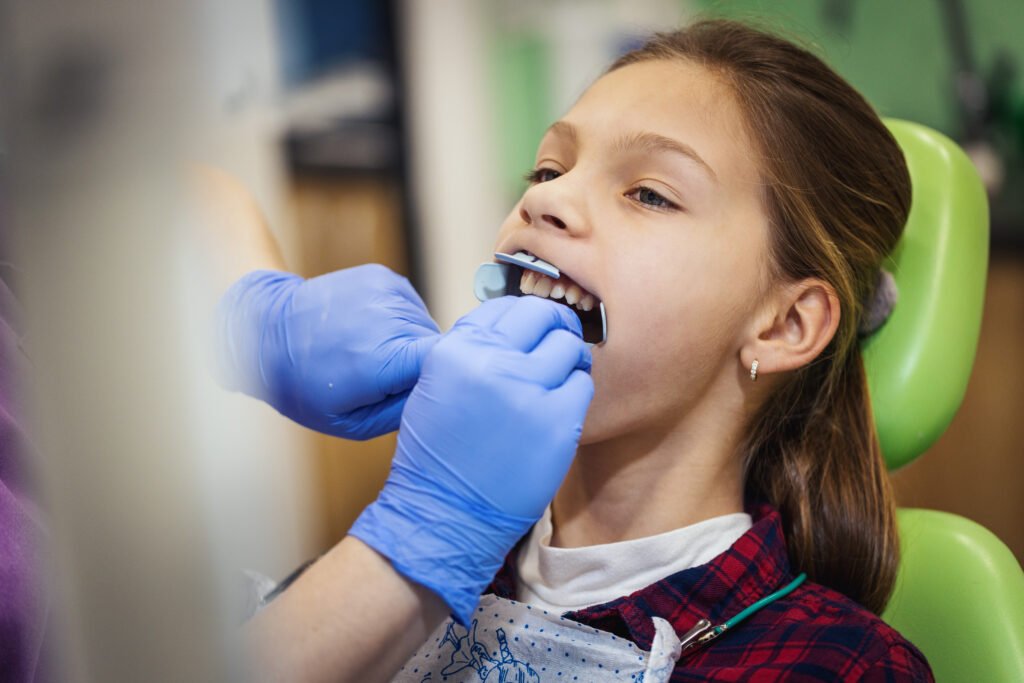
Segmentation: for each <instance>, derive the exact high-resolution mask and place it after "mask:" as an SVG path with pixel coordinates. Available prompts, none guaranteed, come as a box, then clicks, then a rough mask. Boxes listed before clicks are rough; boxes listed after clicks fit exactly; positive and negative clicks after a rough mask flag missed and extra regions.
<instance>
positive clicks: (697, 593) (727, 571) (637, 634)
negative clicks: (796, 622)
mask: <svg viewBox="0 0 1024 683" xmlns="http://www.w3.org/2000/svg"><path fill="white" fill-rule="evenodd" d="M746 511H747V513H748V514H750V517H751V519H752V521H753V526H752V527H751V528H750V529H749V530H748V531H747V532H746V533H745V534H743V536H741V537H740V538H739V539H738V540H737V541H736V542H735V543H734V544H733V545H732V547H730V548H729V549H728V550H726V551H725V552H724V553H722V554H721V555H719V556H718V557H716V558H715V559H713V560H711V561H710V562H708V563H707V564H703V565H700V566H697V567H691V568H689V569H684V570H683V571H681V572H677V573H675V574H672V575H670V576H667V577H665V578H664V579H661V580H660V581H657V582H656V583H653V584H651V585H650V586H647V587H646V588H642V589H640V590H638V591H636V592H635V593H632V594H630V595H627V596H624V597H621V598H617V599H615V600H612V601H610V602H606V603H603V604H600V605H594V606H592V607H587V608H584V609H581V610H577V611H574V612H566V613H565V614H563V615H562V616H564V617H566V618H567V619H572V620H574V621H578V622H580V623H582V624H587V625H588V626H591V627H593V628H599V629H601V630H602V631H608V632H611V633H614V634H616V635H620V636H622V637H625V638H629V639H630V640H632V641H633V642H635V643H636V644H637V645H638V646H640V647H641V648H643V649H645V650H647V649H650V646H651V641H652V639H653V638H654V625H653V623H652V622H651V617H661V618H662V619H665V620H666V621H668V622H669V623H670V624H672V626H673V628H675V630H676V632H677V633H685V632H686V631H688V630H689V629H690V628H692V627H693V626H694V625H695V624H696V623H697V622H698V621H700V620H701V619H703V618H708V619H710V620H711V622H712V623H715V624H717V623H720V622H723V621H725V620H727V619H729V618H731V617H733V616H735V615H736V614H738V613H739V612H740V611H742V610H743V609H745V608H746V607H749V606H750V605H752V604H753V603H755V602H757V601H758V600H760V599H761V598H763V597H764V596H766V595H768V594H769V593H771V592H773V591H775V590H777V589H778V588H781V587H782V586H783V585H785V584H786V583H788V582H789V581H791V580H792V579H793V576H792V574H791V572H790V568H789V559H788V557H787V554H786V541H785V538H784V537H783V534H782V517H781V515H780V514H779V512H778V511H777V510H776V509H775V508H773V507H772V506H770V505H767V504H763V503H761V504H758V503H754V504H748V505H747V510H746ZM517 550H518V547H517V548H516V549H515V550H513V551H512V552H511V553H509V555H508V556H507V557H506V558H505V563H504V565H503V566H502V568H501V569H500V570H499V571H498V574H497V575H496V576H495V577H494V581H493V582H492V583H491V585H490V587H489V588H488V590H487V591H486V592H492V593H494V594H496V595H498V596H499V597H503V598H508V599H515V556H516V552H517Z"/></svg>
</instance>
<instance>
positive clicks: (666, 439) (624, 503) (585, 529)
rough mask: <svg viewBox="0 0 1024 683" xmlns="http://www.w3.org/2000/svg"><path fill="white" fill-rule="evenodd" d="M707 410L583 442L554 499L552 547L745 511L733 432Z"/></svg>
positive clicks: (620, 537) (637, 533)
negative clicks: (659, 425)
mask: <svg viewBox="0 0 1024 683" xmlns="http://www.w3.org/2000/svg"><path fill="white" fill-rule="evenodd" d="M709 413H710V411H709V410H701V409H700V408H699V407H698V408H697V409H695V410H691V411H689V413H688V414H687V415H686V416H685V417H684V418H683V419H682V420H681V421H679V422H677V423H676V424H674V425H671V426H669V427H668V428H662V429H646V430H642V431H638V432H635V433H631V434H627V435H624V436H620V437H617V438H615V439H611V440H607V441H601V442H599V443H593V444H587V445H583V446H580V448H579V450H578V451H577V454H576V458H575V460H574V461H573V464H572V466H571V468H570V469H569V473H568V474H567V475H566V478H565V481H564V483H563V484H562V487H561V488H560V489H559V491H558V494H557V495H556V496H555V499H554V501H553V503H552V517H553V523H554V533H553V536H552V538H551V544H552V545H554V546H557V547H563V548H575V547H581V546H587V545H597V544H603V543H614V542H616V541H626V540H631V539H635V538H643V537H645V536H653V535H655V534H660V533H663V532H666V531H671V530H672V529H678V528H680V527H684V526H689V525H691V524H696V523H697V522H701V521H704V520H706V519H711V518H712V517H718V516H720V515H725V514H729V513H733V512H742V511H743V475H742V466H741V463H740V459H739V457H738V456H737V452H736V451H737V443H738V434H736V433H735V432H736V430H735V428H734V426H732V425H730V426H729V427H725V426H724V425H722V424H721V423H722V421H721V418H720V417H718V419H715V416H713V415H711V414H709ZM719 415H720V413H719Z"/></svg>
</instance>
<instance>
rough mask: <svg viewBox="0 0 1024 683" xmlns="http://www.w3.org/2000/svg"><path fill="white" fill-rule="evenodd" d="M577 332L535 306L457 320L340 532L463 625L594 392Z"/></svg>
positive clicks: (490, 304)
mask: <svg viewBox="0 0 1024 683" xmlns="http://www.w3.org/2000/svg"><path fill="white" fill-rule="evenodd" d="M582 333H583V332H582V329H581V326H580V321H579V319H578V318H577V317H576V316H575V315H574V314H573V313H572V312H571V311H570V310H569V309H568V308H567V307H565V306H563V305H561V304H556V303H554V302H553V301H550V300H548V299H541V298H538V297H533V296H527V297H521V298H516V297H502V298H500V299H493V300H491V301H487V302H485V303H483V304H482V305H481V306H480V307H479V308H477V309H476V310H474V311H473V312H472V313H470V314H469V315H467V316H465V317H464V318H462V319H461V320H459V322H458V323H456V324H455V326H454V327H453V328H452V330H451V331H450V332H449V333H448V334H446V335H445V336H444V337H443V338H442V339H441V341H440V342H439V343H438V344H437V346H435V347H434V349H433V350H432V351H431V353H430V355H429V356H427V360H426V362H425V363H424V364H423V372H422V374H421V375H420V380H419V383H418V384H417V385H416V387H415V388H414V389H413V391H412V394H411V395H410V396H409V400H408V402H407V403H406V405H405V412H404V413H403V414H402V424H401V427H400V428H399V430H398V447H397V450H396V452H395V457H394V460H393V461H392V464H391V473H390V475H389V476H388V479H387V482H386V483H385V484H384V489H383V490H382V491H381V494H380V496H379V497H378V498H377V500H376V501H375V502H374V503H373V504H371V505H370V506H369V507H368V508H367V509H366V510H365V511H364V512H363V514H362V515H361V516H360V517H359V519H358V520H356V523H355V525H354V526H353V527H352V529H351V531H350V532H349V533H350V534H352V535H353V536H356V537H357V538H359V539H361V540H362V541H363V542H364V543H366V544H367V545H369V546H370V547H372V548H374V549H375V550H376V551H377V552H379V553H380V554H382V555H384V556H385V557H387V558H388V559H389V560H390V561H391V563H392V565H393V566H394V567H395V569H396V570H397V571H398V572H400V573H401V574H403V575H405V576H406V577H408V578H409V579H411V580H413V581H415V582H417V583H420V584H422V585H424V586H426V587H427V588H430V589H431V590H433V591H434V592H435V593H437V594H438V595H440V596H441V598H442V599H443V600H444V601H445V602H446V603H447V604H448V606H449V607H450V608H451V610H452V613H453V614H454V615H455V617H456V619H457V620H458V621H459V623H461V624H463V625H466V624H467V623H468V621H469V618H470V614H471V612H472V610H473V608H474V607H476V604H477V602H478V600H479V598H480V593H481V592H482V591H483V590H484V588H486V586H487V584H488V583H489V582H490V581H491V579H493V578H494V575H495V573H496V572H497V570H498V568H499V567H500V566H501V564H502V562H503V560H504V558H505V556H506V555H507V554H508V552H509V551H510V550H511V549H512V547H513V546H514V545H515V544H516V542H517V541H518V540H519V539H520V538H521V537H522V536H523V534H525V533H526V532H527V531H528V530H529V528H530V527H531V526H532V525H533V524H534V523H535V522H536V521H537V520H538V519H539V518H540V516H541V514H542V513H543V512H544V509H545V507H546V506H547V505H548V503H549V502H550V501H551V499H552V498H553V497H554V495H555V492H556V491H557V489H558V487H559V485H560V484H561V483H562V480H563V479H564V478H565V473H566V472H567V471H568V469H569V465H570V463H571V462H572V459H573V457H574V455H575V453H576V446H577V443H578V442H579V438H580V434H581V433H582V430H583V419H584V417H585V415H586V412H587V408H588V407H589V405H590V400H591V398H593V394H594V385H593V381H592V380H591V378H590V374H589V372H590V364H591V356H590V349H589V348H588V347H587V345H586V344H584V342H583V340H582Z"/></svg>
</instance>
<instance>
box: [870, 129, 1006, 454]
mask: <svg viewBox="0 0 1024 683" xmlns="http://www.w3.org/2000/svg"><path fill="white" fill-rule="evenodd" d="M885 123H886V125H887V126H888V127H889V130H890V131H892V134H893V136H894V137H895V138H896V141H897V142H898V143H899V145H900V147H901V148H902V149H903V153H904V155H905V157H906V160H907V166H908V168H909V171H910V179H911V185H912V188H913V199H912V201H911V208H910V215H909V217H908V219H907V225H906V228H905V230H904V233H903V235H902V237H901V238H900V241H899V242H898V243H897V245H896V248H895V249H894V250H893V253H892V254H890V255H889V257H887V259H886V261H885V263H884V264H883V267H884V268H885V269H887V270H889V271H890V272H891V273H892V274H893V277H894V278H895V281H896V285H897V288H898V290H899V300H898V302H897V303H896V305H895V308H894V309H893V311H892V314H891V315H890V317H889V319H888V320H887V321H886V322H885V324H884V325H882V326H881V328H879V329H878V330H877V331H876V332H874V333H873V334H871V335H870V336H868V337H866V338H864V339H863V340H862V342H861V348H862V350H863V354H864V364H865V367H866V370H867V376H868V387H869V390H870V394H871V406H872V410H873V412H874V417H875V425H876V427H877V429H878V437H879V441H880V443H881V447H882V452H883V453H884V454H885V460H886V463H887V465H888V466H889V469H895V468H897V467H901V466H903V465H905V464H907V463H908V462H910V461H911V460H913V459H914V458H916V457H917V456H918V455H920V454H921V453H923V452H924V451H925V450H926V449H927V448H928V447H929V446H931V444H932V443H934V442H935V440H936V439H938V438H939V436H941V435H942V432H944V431H945V429H946V427H947V426H948V425H949V423H950V421H951V420H952V419H953V416H954V415H955V414H956V411H957V409H958V408H959V407H960V403H961V401H962V400H963V397H964V392H965V391H966V389H967V380H968V378H969V376H970V374H971V367H972V366H973V364H974V356H975V352H976V350H977V345H978V333H979V331H980V328H981V313H982V307H983V304H984V295H985V282H986V275H987V271H988V244H989V220H988V199H987V197H986V195H985V189H984V186H983V185H982V182H981V179H980V177H979V176H978V172H977V171H976V170H975V168H974V165H973V164H972V163H971V161H970V159H969V158H968V157H967V155H966V154H965V153H964V152H963V150H961V149H960V147H958V146H957V144H956V143H954V142H953V141H952V140H950V139H949V138H947V137H946V136H944V135H942V134H941V133H938V132H936V131H934V130H931V129H930V128H927V127H925V126H922V125H920V124H916V123H911V122H909V121H901V120H897V119H886V120H885Z"/></svg>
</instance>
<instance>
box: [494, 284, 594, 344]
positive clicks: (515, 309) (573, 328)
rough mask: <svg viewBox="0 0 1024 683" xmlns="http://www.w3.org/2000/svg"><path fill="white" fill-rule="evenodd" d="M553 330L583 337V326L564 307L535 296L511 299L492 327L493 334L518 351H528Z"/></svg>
mask: <svg viewBox="0 0 1024 683" xmlns="http://www.w3.org/2000/svg"><path fill="white" fill-rule="evenodd" d="M557 329H563V330H568V331H569V332H572V333H573V334H575V335H576V336H578V337H580V338H582V337H583V325H582V323H580V319H579V318H578V317H576V314H575V313H573V312H572V311H571V310H569V307H568V306H563V305H562V304H556V303H555V302H554V301H551V300H550V299H542V298H540V297H537V296H523V297H519V298H517V299H515V301H513V303H512V306H510V307H509V308H508V310H507V311H506V312H505V314H504V315H503V316H501V319H500V320H498V321H497V322H496V323H495V324H494V330H495V332H498V333H499V334H501V335H502V336H504V337H505V338H506V339H507V340H508V341H509V342H510V344H511V346H512V348H514V349H517V350H519V351H532V350H533V349H534V347H536V346H537V344H539V343H540V340H541V339H543V338H544V336H545V335H546V334H548V333H549V332H551V331H553V330H557Z"/></svg>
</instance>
